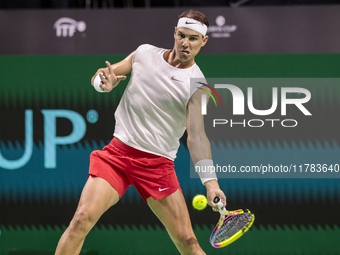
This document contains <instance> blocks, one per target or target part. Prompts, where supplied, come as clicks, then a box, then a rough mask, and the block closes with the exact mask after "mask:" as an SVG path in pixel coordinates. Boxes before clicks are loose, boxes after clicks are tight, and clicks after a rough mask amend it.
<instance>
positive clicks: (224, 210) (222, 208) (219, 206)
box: [214, 197, 227, 214]
mask: <svg viewBox="0 0 340 255" xmlns="http://www.w3.org/2000/svg"><path fill="white" fill-rule="evenodd" d="M214 203H215V204H217V206H218V209H219V210H220V214H225V213H226V212H227V209H225V207H223V202H222V201H221V198H219V197H215V198H214Z"/></svg>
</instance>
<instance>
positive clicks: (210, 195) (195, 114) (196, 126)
mask: <svg viewBox="0 0 340 255" xmlns="http://www.w3.org/2000/svg"><path fill="white" fill-rule="evenodd" d="M202 94H206V93H205V92H204V91H203V90H197V91H196V92H195V93H194V95H192V97H191V98H190V100H189V103H188V106H187V117H186V127H187V133H188V140H187V141H188V148H189V151H190V156H191V159H192V161H193V162H194V164H196V163H197V162H199V161H200V160H204V159H212V155H211V147H210V141H209V139H208V137H207V135H206V133H205V128H204V119H203V115H202V114H201V97H202ZM207 96H208V95H207ZM204 185H205V187H206V189H207V199H208V204H209V205H210V206H212V207H213V208H214V210H215V211H218V206H217V204H215V203H214V202H213V199H214V198H215V197H216V196H218V197H220V198H221V199H222V202H223V205H224V206H226V204H227V203H226V196H225V195H224V193H223V191H222V190H221V189H220V187H219V185H218V182H217V180H210V181H207V182H205V183H204Z"/></svg>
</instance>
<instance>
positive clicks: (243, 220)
mask: <svg viewBox="0 0 340 255" xmlns="http://www.w3.org/2000/svg"><path fill="white" fill-rule="evenodd" d="M214 203H216V204H217V205H218V207H219V209H220V214H221V215H220V220H219V221H218V223H217V225H216V227H215V228H214V230H213V232H212V233H211V236H210V243H211V245H212V246H213V247H215V248H222V247H224V246H227V245H228V244H231V243H232V242H234V241H236V240H237V239H239V238H240V237H241V236H242V235H243V234H244V233H245V232H247V231H248V229H249V228H250V227H251V226H252V225H253V223H254V220H255V215H254V214H252V213H251V212H250V211H249V210H248V209H246V210H245V211H244V210H242V209H239V210H236V211H227V210H226V209H225V207H223V203H222V201H221V199H220V198H219V197H215V198H214ZM222 207H223V208H222Z"/></svg>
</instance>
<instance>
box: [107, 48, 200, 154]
mask: <svg viewBox="0 0 340 255" xmlns="http://www.w3.org/2000/svg"><path fill="white" fill-rule="evenodd" d="M166 51H167V50H166V49H161V48H157V47H155V46H152V45H148V44H143V45H141V46H139V47H138V49H137V51H136V52H135V54H134V57H133V60H132V73H131V79H130V81H129V84H128V85H127V87H126V89H125V92H124V94H123V97H122V99H121V101H120V103H119V105H118V108H117V110H116V112H115V119H116V126H115V132H114V134H113V135H114V136H116V137H117V138H119V139H120V140H121V141H122V142H124V143H125V144H127V145H129V146H131V147H133V148H135V149H138V150H141V151H145V152H149V153H152V154H156V155H160V156H164V157H166V158H169V159H171V160H174V159H175V158H176V153H177V150H178V147H179V139H180V138H181V137H182V135H183V133H184V131H185V129H186V112H187V111H186V108H187V104H188V101H189V99H190V97H191V96H192V94H193V93H194V92H195V91H196V90H197V88H196V86H192V87H191V88H190V78H204V75H203V73H202V72H201V70H200V68H199V67H198V66H197V65H196V64H194V65H193V66H191V67H189V68H186V69H180V68H176V67H174V66H172V65H170V64H169V63H168V62H166V61H165V60H164V58H163V54H164V52H166Z"/></svg>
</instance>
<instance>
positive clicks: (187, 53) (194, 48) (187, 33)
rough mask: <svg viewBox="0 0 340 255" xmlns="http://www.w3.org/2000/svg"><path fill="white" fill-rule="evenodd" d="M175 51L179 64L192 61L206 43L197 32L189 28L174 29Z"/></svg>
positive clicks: (206, 37) (204, 38)
mask: <svg viewBox="0 0 340 255" xmlns="http://www.w3.org/2000/svg"><path fill="white" fill-rule="evenodd" d="M174 38H175V51H176V54H177V57H178V58H179V60H180V62H183V63H185V62H191V61H194V58H195V56H196V55H197V54H198V52H199V51H200V49H201V48H202V47H203V46H204V45H205V44H206V42H207V41H208V36H205V37H203V36H202V35H201V34H200V33H199V32H196V31H194V30H191V29H189V28H183V27H180V28H175V35H174Z"/></svg>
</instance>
